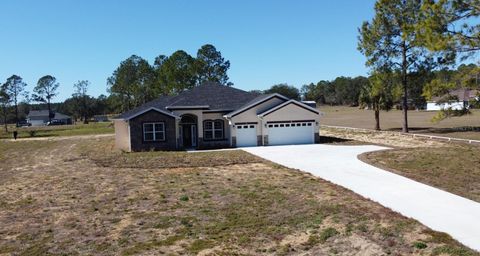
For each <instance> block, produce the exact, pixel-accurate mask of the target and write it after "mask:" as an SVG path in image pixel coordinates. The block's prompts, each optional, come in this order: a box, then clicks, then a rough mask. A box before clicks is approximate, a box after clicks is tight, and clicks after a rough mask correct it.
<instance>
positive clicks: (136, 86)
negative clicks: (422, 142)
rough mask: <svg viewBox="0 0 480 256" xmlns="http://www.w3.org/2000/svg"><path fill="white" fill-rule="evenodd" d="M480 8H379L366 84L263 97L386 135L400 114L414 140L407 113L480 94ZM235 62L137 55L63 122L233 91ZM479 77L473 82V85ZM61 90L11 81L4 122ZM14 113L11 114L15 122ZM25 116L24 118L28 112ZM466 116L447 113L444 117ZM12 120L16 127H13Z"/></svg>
mask: <svg viewBox="0 0 480 256" xmlns="http://www.w3.org/2000/svg"><path fill="white" fill-rule="evenodd" d="M478 6H480V0H378V1H377V2H376V3H375V7H374V8H375V15H374V17H373V19H372V20H370V21H365V22H364V23H363V24H362V25H361V26H360V28H359V36H358V50H359V51H360V52H361V53H362V54H363V55H365V57H366V59H367V60H366V66H367V67H369V69H370V72H369V75H368V77H362V76H359V77H354V78H349V77H338V78H336V79H334V80H332V81H319V82H317V83H310V84H307V85H303V86H302V87H301V88H300V89H299V88H296V87H295V86H293V85H288V84H277V85H274V86H272V87H271V88H269V89H267V90H265V91H257V92H258V93H274V92H278V93H281V94H284V95H285V96H287V97H290V98H293V99H304V100H314V101H316V102H318V103H319V104H329V105H350V106H360V107H364V108H369V109H373V110H374V113H375V114H374V116H375V123H376V124H375V128H376V129H380V126H379V123H380V122H379V120H380V111H382V110H390V109H392V108H393V107H395V106H397V107H398V108H400V109H402V111H403V118H402V130H403V132H408V110H409V109H411V108H421V107H422V106H424V105H425V101H426V100H429V99H431V98H432V97H434V96H442V95H445V94H448V92H449V91H451V90H452V89H456V88H466V87H468V88H478V82H476V83H473V81H474V80H475V81H478V74H479V73H480V70H479V67H478V66H476V65H460V66H459V67H458V69H453V68H452V67H453V66H454V65H455V64H456V63H457V62H458V61H465V60H467V59H471V58H473V57H475V56H476V55H475V54H476V53H478V51H479V50H480V25H479V24H478V22H474V21H476V19H478V17H479V15H480V9H479V8H478ZM229 68H230V62H229V61H228V60H225V59H224V58H223V57H222V54H221V52H220V51H218V50H217V49H216V48H215V47H214V46H213V45H210V44H207V45H203V46H202V47H200V49H198V51H197V53H196V56H195V57H193V56H191V55H189V54H188V53H187V52H185V51H183V50H178V51H176V52H174V53H173V54H171V55H170V56H166V55H162V54H161V55H159V56H157V57H156V58H155V60H154V62H153V64H150V63H149V62H148V61H147V60H145V59H143V58H141V57H139V56H137V55H132V56H131V57H129V58H127V59H126V60H124V61H122V62H121V63H120V65H119V66H118V67H117V68H116V69H115V70H114V71H113V73H112V75H111V76H110V77H109V78H108V79H107V91H108V93H109V95H108V96H105V95H101V96H99V97H97V98H95V97H92V96H90V95H88V93H87V92H88V87H89V86H90V83H89V82H88V81H86V80H85V81H79V82H78V83H76V84H75V85H74V89H75V92H74V94H73V95H72V97H71V98H69V99H67V100H65V102H64V103H63V104H60V105H58V106H57V110H59V109H62V111H64V113H65V114H69V115H72V116H74V118H80V119H81V120H84V121H86V120H88V118H89V117H91V116H92V115H93V114H103V113H121V112H124V111H127V110H130V109H132V108H134V107H137V106H139V105H142V104H144V103H145V102H148V101H150V100H153V99H155V98H158V97H159V96H162V95H175V94H178V93H180V92H182V91H184V90H187V89H190V88H193V87H195V86H198V85H200V84H202V83H203V82H206V81H213V82H219V83H221V84H224V85H225V86H231V85H232V83H231V82H230V81H229V77H228V75H227V71H228V69H229ZM473 77H475V79H473ZM58 86H59V84H58V83H57V82H56V79H55V77H53V76H50V75H48V76H44V77H42V78H40V79H39V80H38V82H37V85H36V87H35V88H34V90H33V93H32V94H31V95H30V94H28V93H27V92H25V87H26V84H25V83H24V82H23V81H22V79H21V77H19V76H16V75H13V76H11V77H10V78H8V79H7V81H6V82H5V83H4V84H2V85H1V87H0V105H1V113H2V116H3V122H4V123H6V122H9V121H11V120H12V118H11V117H12V116H13V120H14V122H17V123H18V121H19V120H20V119H21V115H22V111H21V110H22V108H24V109H27V111H28V106H31V107H36V106H37V105H29V103H30V102H37V103H42V104H43V105H46V106H47V108H48V109H49V110H51V102H52V100H53V98H54V97H55V96H56V94H57V89H58ZM12 113H13V114H12ZM23 113H25V111H23ZM465 113H468V110H466V109H464V110H462V111H460V112H455V111H444V112H441V114H442V115H443V117H448V116H450V115H462V114H465ZM9 118H10V119H9Z"/></svg>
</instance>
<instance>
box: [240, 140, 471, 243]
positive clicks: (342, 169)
mask: <svg viewBox="0 0 480 256" xmlns="http://www.w3.org/2000/svg"><path fill="white" fill-rule="evenodd" d="M384 149H387V148H385V147H380V146H336V145H318V144H316V145H289V146H269V147H252V148H243V150H245V151H247V152H249V153H251V154H254V155H257V156H259V157H262V158H265V159H267V160H270V161H272V162H275V163H278V164H281V165H283V166H286V167H289V168H293V169H299V170H302V171H305V172H309V173H311V174H313V175H315V176H317V177H320V178H322V179H325V180H328V181H330V182H332V183H335V184H337V185H340V186H342V187H345V188H347V189H350V190H352V191H354V192H355V193H357V194H360V195H362V196H364V197H366V198H369V199H371V200H373V201H376V202H378V203H380V204H382V205H383V206H386V207H388V208H390V209H392V210H394V211H397V212H399V213H401V214H403V215H404V216H407V217H411V218H414V219H416V220H418V221H420V222H421V223H423V224H424V225H426V226H428V227H430V228H431V229H433V230H437V231H442V232H446V233H448V234H450V235H451V236H452V237H453V238H455V239H457V240H458V241H459V242H461V243H463V244H465V245H466V246H469V247H471V248H473V249H475V250H477V251H480V203H477V202H475V201H472V200H469V199H466V198H463V197H460V196H457V195H454V194H452V193H448V192H445V191H443V190H440V189H437V188H434V187H431V186H428V185H425V184H423V183H419V182H416V181H414V180H411V179H408V178H405V177H403V176H400V175H397V174H394V173H391V172H388V171H385V170H382V169H380V168H377V167H374V166H372V165H369V164H367V163H364V162H362V161H360V160H359V159H358V158H357V157H358V155H360V154H362V153H365V152H370V151H377V150H384Z"/></svg>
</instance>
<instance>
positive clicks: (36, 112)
mask: <svg viewBox="0 0 480 256" xmlns="http://www.w3.org/2000/svg"><path fill="white" fill-rule="evenodd" d="M27 117H28V118H33V117H45V118H48V110H30V112H29V113H28V116H27ZM69 118H71V117H69V116H67V115H65V114H62V113H58V112H55V116H54V117H53V118H52V119H69Z"/></svg>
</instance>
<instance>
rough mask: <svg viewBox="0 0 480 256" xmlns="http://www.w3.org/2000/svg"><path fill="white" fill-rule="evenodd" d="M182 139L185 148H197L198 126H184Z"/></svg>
mask: <svg viewBox="0 0 480 256" xmlns="http://www.w3.org/2000/svg"><path fill="white" fill-rule="evenodd" d="M182 136H183V137H182V139H183V147H184V148H193V147H196V146H197V125H195V124H183V125H182Z"/></svg>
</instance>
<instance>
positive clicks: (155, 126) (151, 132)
mask: <svg viewBox="0 0 480 256" xmlns="http://www.w3.org/2000/svg"><path fill="white" fill-rule="evenodd" d="M143 140H144V141H164V140H165V124H164V123H163V122H162V123H144V124H143Z"/></svg>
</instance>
